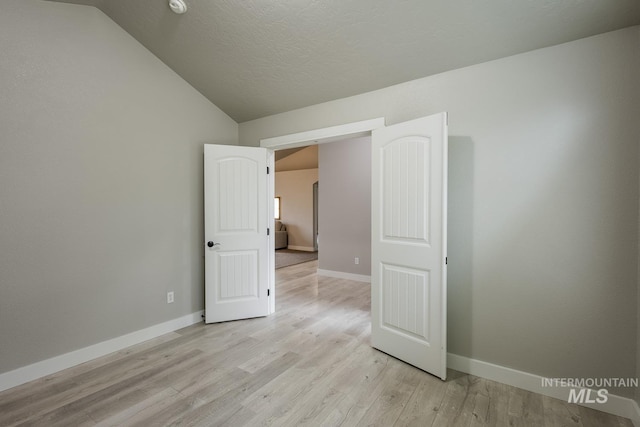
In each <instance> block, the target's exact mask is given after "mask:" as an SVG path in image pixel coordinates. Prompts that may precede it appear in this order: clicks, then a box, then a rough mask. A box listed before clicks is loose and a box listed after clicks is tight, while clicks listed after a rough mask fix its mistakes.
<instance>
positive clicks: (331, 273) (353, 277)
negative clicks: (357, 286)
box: [318, 269, 371, 283]
mask: <svg viewBox="0 0 640 427" xmlns="http://www.w3.org/2000/svg"><path fill="white" fill-rule="evenodd" d="M318 276H327V277H337V278H338V279H347V280H356V281H358V282H366V283H371V276H366V275H364V274H354V273H345V272H342V271H333V270H321V269H318Z"/></svg>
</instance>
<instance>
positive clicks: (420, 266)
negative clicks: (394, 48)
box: [371, 113, 447, 380]
mask: <svg viewBox="0 0 640 427" xmlns="http://www.w3.org/2000/svg"><path fill="white" fill-rule="evenodd" d="M372 144H373V145H372V149H373V151H372V159H373V169H372V177H373V178H372V187H371V199H372V211H371V220H372V230H371V240H372V242H371V257H372V263H371V342H372V345H373V347H375V348H377V349H379V350H381V351H384V352H385V353H388V354H390V355H392V356H394V357H397V358H398V359H401V360H403V361H405V362H407V363H410V364H412V365H414V366H416V367H418V368H420V369H422V370H425V371H427V372H430V373H432V374H434V375H436V376H438V377H440V378H442V379H443V380H444V379H445V378H446V374H447V365H446V353H447V352H446V344H447V334H446V330H447V329H446V319H447V313H446V306H447V305H446V302H447V301H446V296H447V292H446V265H445V264H446V259H445V257H446V242H447V239H446V218H447V216H446V212H447V192H446V188H447V115H446V113H440V114H436V115H433V116H429V117H424V118H421V119H417V120H413V121H410V122H405V123H400V124H397V125H394V126H389V127H385V128H380V129H377V130H374V131H373V133H372Z"/></svg>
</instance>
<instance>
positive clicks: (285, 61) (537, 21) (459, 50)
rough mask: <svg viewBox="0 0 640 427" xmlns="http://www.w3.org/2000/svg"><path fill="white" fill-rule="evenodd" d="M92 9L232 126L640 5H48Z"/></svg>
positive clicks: (572, 33)
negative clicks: (178, 10) (175, 9)
mask: <svg viewBox="0 0 640 427" xmlns="http://www.w3.org/2000/svg"><path fill="white" fill-rule="evenodd" d="M57 1H65V2H67V3H82V4H88V5H95V6H97V7H98V8H100V9H101V10H102V11H103V12H105V13H106V14H107V15H108V16H110V17H111V18H112V19H113V20H114V21H115V22H117V23H118V24H119V25H120V26H121V27H123V28H124V29H125V30H126V31H128V32H129V33H130V34H131V35H133V36H134V37H135V38H136V39H137V40H138V41H140V42H141V43H142V44H143V45H144V46H146V47H147V48H148V49H149V50H150V51H151V52H153V53H154V54H155V55H156V56H158V57H159V58H160V59H161V60H162V61H164V62H165V63H166V64H167V65H168V66H169V67H171V68H172V69H173V70H174V71H176V72H177V73H178V74H179V75H181V76H182V77H183V78H184V79H185V80H187V81H188V82H189V83H191V84H192V85H193V86H194V87H195V88H196V89H198V90H199V91H200V92H201V93H202V94H203V95H205V96H206V97H207V98H209V99H210V100H211V101H212V102H213V103H214V104H216V105H217V106H218V107H220V108H221V109H222V110H223V111H225V112H226V113H227V114H229V115H230V116H231V117H232V118H233V119H234V120H236V121H238V122H244V121H247V120H252V119H256V118H259V117H263V116H267V115H271V114H275V113H280V112H284V111H288V110H292V109H295V108H300V107H305V106H308V105H313V104H317V103H320V102H324V101H329V100H333V99H337V98H343V97H346V96H350V95H355V94H359V93H362V92H367V91H371V90H375V89H379V88H382V87H386V86H390V85H393V84H397V83H401V82H405V81H408V80H413V79H416V78H420V77H425V76H428V75H432V74H436V73H440V72H443V71H447V70H452V69H455V68H460V67H465V66H468V65H472V64H477V63H481V62H485V61H489V60H492V59H497V58H501V57H505V56H509V55H513V54H517V53H521V52H526V51H530V50H533V49H538V48H541V47H546V46H551V45H555V44H559V43H564V42H567V41H571V40H576V39H579V38H583V37H587V36H591V35H595V34H600V33H604V32H607V31H612V30H616V29H620V28H624V27H628V26H631V25H638V24H640V1H639V0H277V1H273V0H186V2H187V4H188V6H189V10H188V12H187V13H186V14H184V15H176V14H174V13H172V12H171V11H170V9H169V7H168V1H167V0H57Z"/></svg>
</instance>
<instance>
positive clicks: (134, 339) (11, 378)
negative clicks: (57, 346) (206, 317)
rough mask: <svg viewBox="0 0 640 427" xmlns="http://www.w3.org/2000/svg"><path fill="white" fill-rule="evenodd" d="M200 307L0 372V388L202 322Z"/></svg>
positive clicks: (3, 388) (42, 375)
mask: <svg viewBox="0 0 640 427" xmlns="http://www.w3.org/2000/svg"><path fill="white" fill-rule="evenodd" d="M202 313H203V312H202V311H198V312H196V313H191V314H187V315H186V316H182V317H178V318H177V319H173V320H169V321H167V322H164V323H160V324H157V325H154V326H150V327H148V328H145V329H141V330H139V331H135V332H131V333H129V334H126V335H122V336H119V337H116V338H112V339H110V340H107V341H102V342H100V343H97V344H94V345H90V346H89V347H84V348H81V349H79V350H75V351H72V352H69V353H66V354H62V355H60V356H55V357H52V358H50V359H46V360H42V361H40V362H36V363H33V364H31V365H28V366H24V367H22V368H18V369H15V370H13V371H9V372H5V373H4V374H0V391H3V390H7V389H10V388H12V387H16V386H19V385H21V384H24V383H27V382H29V381H33V380H36V379H38V378H42V377H45V376H47V375H51V374H53V373H56V372H59V371H62V370H64V369H67V368H71V367H73V366H76V365H79V364H81V363H85V362H88V361H90V360H93V359H96V358H98V357H102V356H105V355H107V354H110V353H113V352H115V351H119V350H122V349H123V348H127V347H130V346H132V345H135V344H139V343H141V342H144V341H147V340H150V339H152V338H156V337H159V336H160V335H164V334H167V333H169V332H173V331H176V330H178V329H182V328H185V327H187V326H191V325H193V324H195V323H198V322H202Z"/></svg>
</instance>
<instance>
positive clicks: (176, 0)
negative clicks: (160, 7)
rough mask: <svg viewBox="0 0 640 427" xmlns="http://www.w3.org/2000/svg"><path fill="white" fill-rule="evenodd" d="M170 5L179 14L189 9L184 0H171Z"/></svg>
mask: <svg viewBox="0 0 640 427" xmlns="http://www.w3.org/2000/svg"><path fill="white" fill-rule="evenodd" d="M169 7H170V8H171V10H173V11H174V12H175V13H177V14H179V15H180V14H183V13H185V12H186V11H187V4H186V3H185V2H184V0H169Z"/></svg>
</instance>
